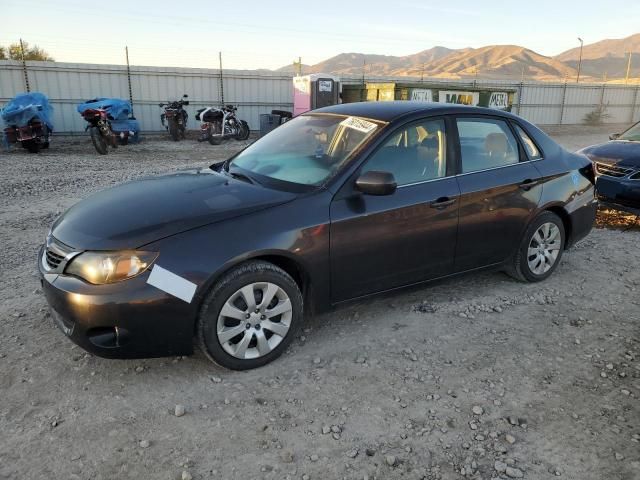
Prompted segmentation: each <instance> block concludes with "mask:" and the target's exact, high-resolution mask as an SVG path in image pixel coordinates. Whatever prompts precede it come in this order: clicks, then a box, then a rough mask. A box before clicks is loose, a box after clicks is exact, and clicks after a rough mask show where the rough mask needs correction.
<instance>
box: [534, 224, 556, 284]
mask: <svg viewBox="0 0 640 480" xmlns="http://www.w3.org/2000/svg"><path fill="white" fill-rule="evenodd" d="M560 248H562V235H561V234H560V229H559V228H558V226H557V225H556V224H555V223H552V222H547V223H543V224H542V225H540V226H539V227H538V229H537V230H536V232H535V233H534V234H533V236H532V237H531V240H530V242H529V248H528V249H527V262H528V264H529V269H530V270H531V272H532V273H534V274H536V275H543V274H544V273H546V272H548V271H549V269H550V268H551V267H553V265H554V264H555V263H556V260H557V259H558V254H559V253H560Z"/></svg>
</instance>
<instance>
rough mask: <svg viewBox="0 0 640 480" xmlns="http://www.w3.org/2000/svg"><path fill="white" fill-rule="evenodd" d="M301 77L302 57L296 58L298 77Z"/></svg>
mask: <svg viewBox="0 0 640 480" xmlns="http://www.w3.org/2000/svg"><path fill="white" fill-rule="evenodd" d="M300 75H302V57H298V76H300Z"/></svg>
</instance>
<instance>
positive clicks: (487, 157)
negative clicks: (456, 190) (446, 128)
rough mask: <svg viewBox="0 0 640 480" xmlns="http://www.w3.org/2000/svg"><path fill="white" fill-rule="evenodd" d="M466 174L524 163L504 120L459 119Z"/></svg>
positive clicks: (463, 167) (463, 164)
mask: <svg viewBox="0 0 640 480" xmlns="http://www.w3.org/2000/svg"><path fill="white" fill-rule="evenodd" d="M457 124H458V135H459V137H460V153H461V156H462V173H469V172H477V171H479V170H486V169H489V168H496V167H502V166H506V165H512V164H514V163H518V162H519V161H520V157H519V154H518V142H517V141H516V139H515V137H514V136H513V134H512V133H511V129H510V128H509V126H508V125H507V123H506V122H505V121H503V120H497V119H491V118H459V119H457Z"/></svg>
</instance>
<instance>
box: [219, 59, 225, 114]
mask: <svg viewBox="0 0 640 480" xmlns="http://www.w3.org/2000/svg"><path fill="white" fill-rule="evenodd" d="M218 61H219V62H220V85H219V87H220V104H221V105H222V106H224V81H223V78H222V52H218Z"/></svg>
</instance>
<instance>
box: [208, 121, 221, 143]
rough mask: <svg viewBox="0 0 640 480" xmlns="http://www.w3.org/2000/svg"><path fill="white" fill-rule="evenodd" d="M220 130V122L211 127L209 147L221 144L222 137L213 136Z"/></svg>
mask: <svg viewBox="0 0 640 480" xmlns="http://www.w3.org/2000/svg"><path fill="white" fill-rule="evenodd" d="M221 128H222V126H221V125H220V122H216V123H214V124H212V125H211V128H210V129H209V143H210V144H211V145H220V144H221V143H222V137H221V136H219V135H215V134H216V133H219V132H220V131H221Z"/></svg>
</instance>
